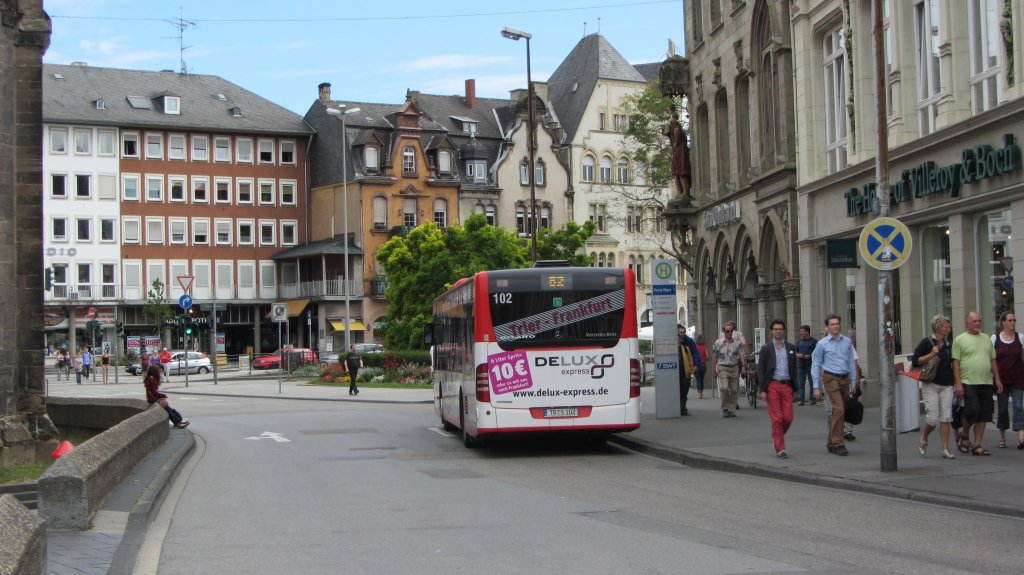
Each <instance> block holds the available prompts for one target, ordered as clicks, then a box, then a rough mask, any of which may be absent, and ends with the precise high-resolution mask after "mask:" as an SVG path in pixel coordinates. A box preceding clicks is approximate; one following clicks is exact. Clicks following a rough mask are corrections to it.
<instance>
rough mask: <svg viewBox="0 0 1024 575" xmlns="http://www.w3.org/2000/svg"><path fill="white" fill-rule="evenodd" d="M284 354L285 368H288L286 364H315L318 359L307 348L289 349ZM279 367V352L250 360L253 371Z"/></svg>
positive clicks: (313, 352) (314, 353)
mask: <svg viewBox="0 0 1024 575" xmlns="http://www.w3.org/2000/svg"><path fill="white" fill-rule="evenodd" d="M284 352H285V367H286V368H287V367H288V362H289V361H291V362H296V363H298V364H307V363H312V364H314V365H315V364H317V363H319V359H318V358H317V356H316V352H315V351H313V350H311V349H309V348H308V347H291V348H288V349H285V350H284ZM279 367H281V350H277V351H275V352H274V353H272V354H270V355H263V356H260V357H257V358H256V359H254V360H252V368H253V369H278V368H279Z"/></svg>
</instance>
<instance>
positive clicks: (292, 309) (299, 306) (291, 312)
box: [266, 299, 309, 319]
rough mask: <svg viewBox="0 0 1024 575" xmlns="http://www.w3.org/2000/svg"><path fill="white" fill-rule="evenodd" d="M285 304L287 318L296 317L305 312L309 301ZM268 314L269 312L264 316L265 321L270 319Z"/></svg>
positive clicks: (293, 301) (294, 301) (292, 301)
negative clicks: (286, 305) (286, 306)
mask: <svg viewBox="0 0 1024 575" xmlns="http://www.w3.org/2000/svg"><path fill="white" fill-rule="evenodd" d="M285 303H286V304H288V317H295V316H297V315H302V312H303V311H305V310H306V306H308V305H309V300H308V299H294V300H291V301H288V302H285ZM270 314H271V312H269V311H268V312H267V315H266V317H267V319H270Z"/></svg>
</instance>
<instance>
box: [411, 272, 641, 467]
mask: <svg viewBox="0 0 1024 575" xmlns="http://www.w3.org/2000/svg"><path fill="white" fill-rule="evenodd" d="M634 282H635V279H634V276H633V271H632V270H630V269H622V268H584V267H580V268H575V267H534V268H526V269H516V270H500V271H486V272H480V273H478V274H476V275H474V276H473V277H471V278H465V279H462V280H459V282H457V283H456V284H455V285H454V286H452V287H451V288H450V289H449V290H448V291H446V292H445V293H443V294H441V295H440V296H438V297H437V298H436V299H435V300H434V321H433V325H432V326H431V329H430V332H429V333H431V334H432V338H431V339H432V340H433V341H432V343H433V345H434V409H435V412H436V413H437V415H439V416H440V418H441V424H442V425H443V426H444V428H445V429H446V430H448V431H454V430H456V429H459V430H461V432H462V439H463V442H464V443H465V444H466V446H467V447H469V446H472V445H474V444H476V443H477V442H478V441H480V440H481V439H483V438H486V437H487V436H492V435H494V434H499V433H506V432H536V431H573V432H587V433H592V434H595V435H598V436H599V437H606V436H607V434H609V433H614V432H623V431H632V430H634V429H636V428H638V427H640V380H641V376H642V366H641V362H640V353H639V343H638V340H637V321H636V301H635V299H636V296H635V293H636V291H635V289H634Z"/></svg>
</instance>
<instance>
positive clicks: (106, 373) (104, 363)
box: [100, 347, 110, 384]
mask: <svg viewBox="0 0 1024 575" xmlns="http://www.w3.org/2000/svg"><path fill="white" fill-rule="evenodd" d="M100 368H101V369H102V370H103V383H104V384H105V383H107V380H108V379H109V378H110V349H108V348H106V347H104V348H103V355H101V356H100Z"/></svg>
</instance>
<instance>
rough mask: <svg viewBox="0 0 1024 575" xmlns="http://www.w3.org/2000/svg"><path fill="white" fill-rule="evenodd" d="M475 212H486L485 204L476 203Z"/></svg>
mask: <svg viewBox="0 0 1024 575" xmlns="http://www.w3.org/2000/svg"><path fill="white" fill-rule="evenodd" d="M473 213H474V214H482V213H484V205H483V204H476V205H475V206H473Z"/></svg>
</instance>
